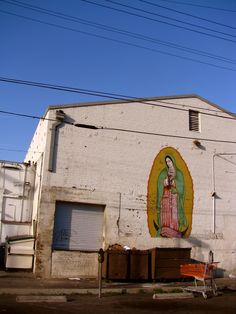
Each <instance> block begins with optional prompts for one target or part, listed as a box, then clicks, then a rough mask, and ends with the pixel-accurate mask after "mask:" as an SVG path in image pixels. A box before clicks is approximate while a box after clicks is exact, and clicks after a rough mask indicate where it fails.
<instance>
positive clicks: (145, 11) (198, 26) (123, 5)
mask: <svg viewBox="0 0 236 314" xmlns="http://www.w3.org/2000/svg"><path fill="white" fill-rule="evenodd" d="M85 1H86V0H85ZM103 1H106V2H109V3H112V4H115V5H118V6H121V7H125V8H128V9H132V10H135V11H139V12H143V13H147V14H150V15H154V16H158V17H161V18H163V19H167V20H171V21H174V22H178V23H181V24H185V25H189V26H193V27H197V28H200V29H204V30H207V31H210V32H213V33H218V34H221V35H226V36H230V37H236V35H232V34H229V33H225V32H221V31H217V30H215V29H212V28H209V27H206V26H203V25H197V24H193V23H190V22H186V21H182V20H179V19H176V18H173V17H170V16H166V15H163V14H158V13H155V12H151V11H147V10H144V9H141V8H137V7H134V6H131V5H127V4H123V3H120V2H117V1H114V0H103ZM172 26H176V25H175V24H173V25H172Z"/></svg>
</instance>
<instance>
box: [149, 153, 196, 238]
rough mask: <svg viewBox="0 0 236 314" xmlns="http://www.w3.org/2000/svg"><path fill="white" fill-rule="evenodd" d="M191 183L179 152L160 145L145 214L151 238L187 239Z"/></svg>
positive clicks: (190, 221)
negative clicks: (160, 148)
mask: <svg viewBox="0 0 236 314" xmlns="http://www.w3.org/2000/svg"><path fill="white" fill-rule="evenodd" d="M192 210H193V182H192V178H191V175H190V172H189V170H188V167H187V165H186V163H185V161H184V160H183V158H182V157H181V155H180V153H179V152H178V151H177V150H176V149H174V148H173V147H165V148H163V149H162V150H161V151H160V152H159V153H158V155H157V156H156V158H155V160H154V162H153V165H152V169H151V172H150V175H149V181H148V193H147V216H148V227H149V232H150V235H151V237H165V238H187V237H189V235H190V233H191V229H192Z"/></svg>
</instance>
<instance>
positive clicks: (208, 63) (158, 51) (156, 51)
mask: <svg viewBox="0 0 236 314" xmlns="http://www.w3.org/2000/svg"><path fill="white" fill-rule="evenodd" d="M0 12H2V13H4V14H8V15H12V16H17V17H20V18H23V19H26V20H29V21H33V22H37V23H40V24H43V25H48V26H52V27H56V28H60V29H63V30H69V31H73V32H76V33H80V34H83V35H87V36H92V37H95V38H101V39H104V40H109V41H112V42H116V43H119V44H124V45H128V46H131V47H135V48H139V49H144V50H147V51H151V52H155V53H159V54H164V55H168V56H171V57H176V58H180V59H183V60H188V61H192V62H197V63H201V64H205V65H209V66H212V67H215V68H219V69H223V70H228V71H232V72H236V70H235V69H232V68H229V67H226V66H221V65H216V64H213V63H210V62H206V61H200V60H197V59H193V58H190V57H186V56H181V55H177V54H174V53H170V52H166V51H161V50H157V49H154V48H149V47H145V46H142V45H139V44H133V43H130V42H126V41H123V40H119V39H113V38H110V37H107V36H102V35H98V34H94V33H90V32H86V31H80V30H77V29H74V28H71V27H66V26H62V25H58V24H55V23H49V22H44V21H41V20H39V19H35V18H31V17H26V16H23V15H20V14H16V13H12V12H8V11H5V10H0ZM234 62H235V61H234V60H233V63H234ZM231 63H232V62H231Z"/></svg>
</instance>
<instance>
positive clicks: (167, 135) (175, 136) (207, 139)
mask: <svg viewBox="0 0 236 314" xmlns="http://www.w3.org/2000/svg"><path fill="white" fill-rule="evenodd" d="M2 112H3V113H9V112H4V111H2V110H1V111H0V113H2ZM10 114H11V115H16V116H20V115H21V116H23V117H27V118H30V115H24V114H19V113H13V112H11V113H10ZM32 118H35V116H32ZM39 119H43V120H49V119H45V118H41V117H39ZM50 120H52V119H50ZM54 121H57V120H54ZM63 123H65V124H70V125H73V126H75V127H79V128H85V129H96V130H108V131H118V132H127V133H135V134H144V135H155V136H161V137H171V138H181V139H190V140H193V139H199V137H194V136H181V135H173V134H164V133H153V132H145V131H138V130H131V129H123V128H112V127H103V126H100V127H99V126H93V125H87V124H78V123H68V122H66V121H63ZM201 141H207V142H217V143H227V144H236V141H227V140H220V139H209V138H201ZM0 150H5V149H1V148H0ZM14 151H20V150H14ZM22 152H23V150H22ZM31 152H32V151H31ZM36 153H40V152H36Z"/></svg>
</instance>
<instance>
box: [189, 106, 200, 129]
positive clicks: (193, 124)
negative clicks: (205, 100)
mask: <svg viewBox="0 0 236 314" xmlns="http://www.w3.org/2000/svg"><path fill="white" fill-rule="evenodd" d="M189 130H190V131H197V132H199V131H200V127H199V112H198V111H195V110H189Z"/></svg>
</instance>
